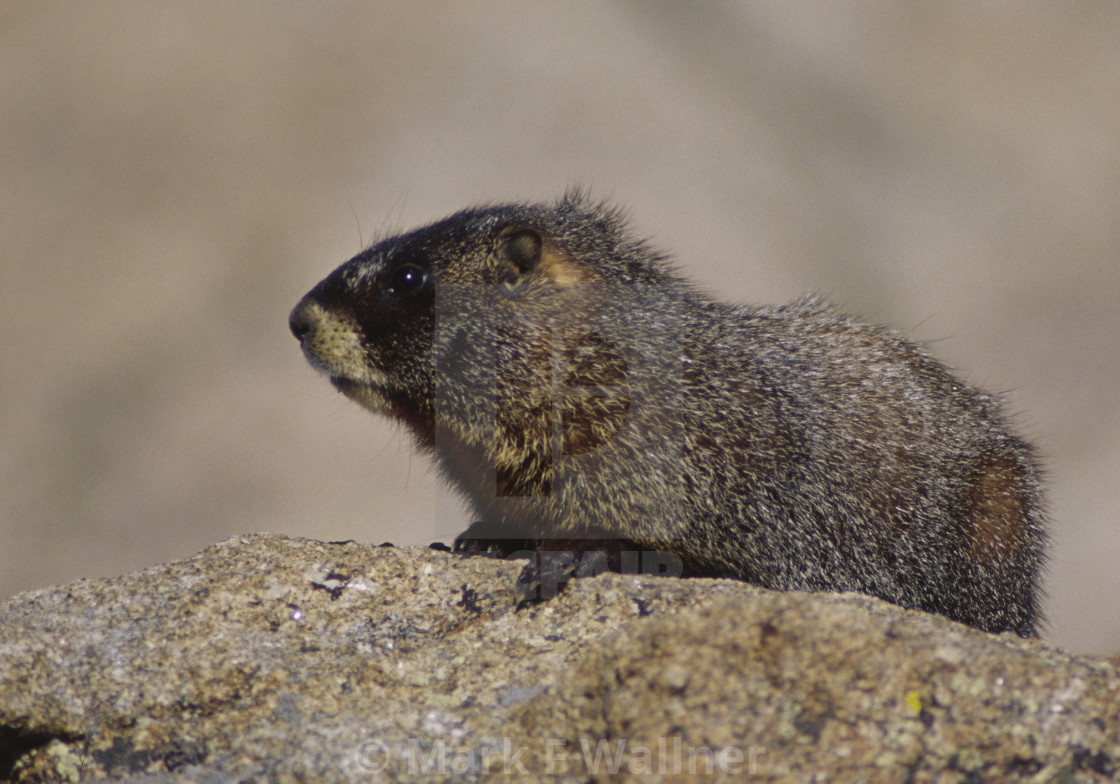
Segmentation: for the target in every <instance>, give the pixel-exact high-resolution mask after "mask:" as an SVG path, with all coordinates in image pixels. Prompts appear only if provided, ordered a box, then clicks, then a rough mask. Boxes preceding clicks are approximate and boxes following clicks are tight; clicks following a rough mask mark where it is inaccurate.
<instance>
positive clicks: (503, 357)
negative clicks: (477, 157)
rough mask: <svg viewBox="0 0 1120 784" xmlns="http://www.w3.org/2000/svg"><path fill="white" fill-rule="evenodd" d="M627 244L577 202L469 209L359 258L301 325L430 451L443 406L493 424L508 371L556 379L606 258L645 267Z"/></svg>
mask: <svg viewBox="0 0 1120 784" xmlns="http://www.w3.org/2000/svg"><path fill="white" fill-rule="evenodd" d="M628 242H629V240H628V239H627V238H626V235H625V233H624V232H623V230H622V222H621V220H620V219H619V218H618V216H617V215H616V214H615V213H613V212H609V211H605V210H603V209H602V208H601V207H595V206H593V205H588V204H586V203H585V202H584V201H583V200H582V199H581V197H579V196H578V195H577V194H569V195H568V196H566V197H565V198H564V199H563V200H561V201H560V202H559V203H558V204H556V205H538V206H521V205H510V206H501V207H488V208H480V209H473V210H465V211H463V212H460V213H457V214H455V215H452V216H451V217H449V218H446V219H444V220H442V221H439V222H437V223H434V224H432V225H429V226H426V227H424V228H421V229H417V230H415V231H411V232H408V233H406V234H402V235H399V236H395V237H390V238H387V239H384V240H382V241H380V242H377V243H375V244H374V245H373V246H372V247H370V248H369V249H368V250H365V251H363V252H362V253H360V254H358V255H357V256H355V257H354V258H353V259H351V260H350V261H348V262H346V263H345V264H343V265H342V266H341V267H339V268H338V269H336V270H335V271H334V272H332V273H331V274H330V275H329V276H328V277H327V278H326V279H324V280H323V281H322V282H321V283H319V285H317V286H316V287H315V288H314V289H312V290H311V291H310V292H309V293H308V294H307V295H306V296H305V297H304V298H303V299H301V300H300V302H299V304H297V305H296V307H295V308H294V309H293V310H292V313H291V316H290V318H289V325H290V327H291V330H292V333H293V334H294V335H295V336H296V337H297V338H298V339H299V341H300V344H301V345H302V348H303V352H304V354H305V355H306V357H307V359H308V360H309V361H310V362H311V364H312V365H313V366H314V367H315V368H316V369H318V370H320V371H322V372H323V373H325V374H327V375H328V376H329V377H330V379H331V382H332V383H333V384H334V386H335V387H336V388H338V389H339V391H341V392H342V393H343V394H345V395H347V396H348V397H350V398H351V399H353V400H355V401H356V402H358V403H359V404H361V405H363V406H365V407H366V408H368V409H370V410H372V411H375V412H377V413H381V414H388V415H389V416H392V417H394V418H396V419H398V420H400V421H403V422H404V423H406V424H408V425H409V426H410V427H412V428H413V429H414V431H415V432H416V433H417V435H418V436H420V440H421V442H422V443H426V444H428V445H430V444H431V438H432V430H433V427H434V411H435V410H436V408H437V406H436V405H435V401H436V400H437V399H438V401H439V405H438V408H439V410H440V411H441V414H447V415H448V416H449V417H451V418H452V419H454V420H455V421H456V422H457V423H458V424H461V425H462V424H469V423H470V422H471V420H475V419H477V420H479V421H478V424H479V426H485V425H486V423H485V422H484V421H483V420H485V419H486V418H487V416H488V415H487V413H486V412H485V410H484V408H483V407H480V406H479V403H480V402H481V401H482V400H490V401H492V400H493V398H494V395H495V392H496V388H497V387H496V384H497V380H496V376H495V372H496V370H495V368H496V366H497V365H501V366H502V367H503V368H504V371H501V372H505V374H506V375H505V377H506V378H507V379H508V378H509V377H511V376H510V374H512V376H513V377H518V376H521V377H526V378H530V379H531V378H532V377H534V376H540V375H541V374H547V371H548V368H549V367H550V361H551V360H550V356H551V353H552V352H553V350H554V346H553V343H554V340H555V335H554V333H555V332H556V330H557V328H558V325H563V324H572V323H577V322H581V321H582V322H584V323H586V321H587V320H588V308H589V307H593V305H592V304H591V303H592V302H593V301H594V300H595V297H594V296H591V297H589V296H588V295H587V292H588V291H589V290H592V289H594V288H595V286H594V285H593V284H595V283H598V282H602V281H603V280H604V278H605V275H604V271H603V268H602V267H601V266H599V265H600V264H601V261H602V260H603V259H608V258H611V257H614V258H619V259H623V258H625V257H626V256H627V255H629V256H630V257H631V258H630V259H629V260H627V262H626V264H627V269H630V270H632V269H634V268H635V267H634V264H633V249H632V248H627V247H626V245H627V243H628ZM628 250H629V251H630V253H629V254H627V251H628ZM591 258H594V259H596V260H597V261H596V263H595V264H592V263H589V262H588V261H587V259H591ZM619 263H620V264H622V261H620V262H619ZM625 274H630V273H629V272H627V273H625ZM542 363H543V366H542ZM534 383H536V384H537V385H538V386H539V383H542V382H541V379H539V378H538V379H537V380H536V382H532V381H530V383H529V384H528V386H533V385H534ZM542 391H543V390H542ZM492 411H493V409H492V406H491V408H490V414H489V417H490V422H492V421H493V420H492Z"/></svg>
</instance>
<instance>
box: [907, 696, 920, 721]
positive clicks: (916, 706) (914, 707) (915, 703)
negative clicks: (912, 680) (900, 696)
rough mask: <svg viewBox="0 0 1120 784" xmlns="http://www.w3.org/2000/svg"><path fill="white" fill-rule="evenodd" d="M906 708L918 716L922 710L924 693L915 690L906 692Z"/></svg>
mask: <svg viewBox="0 0 1120 784" xmlns="http://www.w3.org/2000/svg"><path fill="white" fill-rule="evenodd" d="M906 708H907V710H909V711H910V713H911V714H912V715H913V716H914V717H915V718H917V717H918V715H920V714H921V712H922V693H921V692H920V691H917V690H914V691H909V692H907V693H906Z"/></svg>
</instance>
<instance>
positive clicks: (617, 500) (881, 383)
mask: <svg viewBox="0 0 1120 784" xmlns="http://www.w3.org/2000/svg"><path fill="white" fill-rule="evenodd" d="M291 325H292V330H293V332H294V333H295V334H296V335H297V337H299V339H300V341H301V343H302V345H303V349H304V352H305V354H306V355H307V357H308V359H309V360H310V361H311V362H312V364H313V365H315V366H316V367H317V368H319V369H321V370H323V371H324V372H326V373H327V374H328V375H329V376H330V377H331V380H332V382H333V383H334V384H335V385H336V386H337V387H338V388H339V390H341V391H342V392H343V393H345V394H347V395H348V396H350V397H351V398H353V399H354V400H356V401H357V402H359V403H361V404H362V405H364V406H366V407H368V408H370V409H371V410H374V411H376V412H379V413H384V414H388V415H389V416H391V417H393V418H395V419H397V420H399V421H401V422H403V423H405V424H406V425H408V426H409V428H410V429H411V430H412V432H413V434H414V435H415V436H416V438H417V441H418V443H419V444H420V445H421V446H422V447H423V448H425V449H426V450H428V451H430V452H431V453H432V454H433V455H434V457H435V459H436V460H437V462H438V464H439V466H440V468H441V470H442V471H443V473H444V474H445V475H446V476H447V477H448V478H449V479H450V480H451V481H452V482H453V483H454V484H455V486H456V487H458V488H459V489H460V490H461V491H462V492H463V493H464V495H465V496H466V497H467V499H468V500H469V502H470V503H471V506H472V508H473V510H474V512H475V514H476V515H477V516H478V517H479V519H480V523H481V524H484V525H483V527H484V528H485V529H486V530H487V531H488V532H489V536H491V537H494V536H509V537H511V539H520V540H523V539H557V538H562V539H572V538H580V537H585V538H592V537H597V536H606V537H616V538H619V539H624V540H626V541H628V542H631V543H634V544H636V545H638V546H640V547H643V548H648V549H662V550H666V551H669V552H672V553H676V554H677V555H679V556H680V557H681V559H682V560H683V562H684V565H685V566H686V567H687V569H688V571H689V572H690V573H695V574H709V575H720V576H730V577H737V578H740V579H744V580H748V581H750V582H754V583H757V584H759V585H763V586H767V587H771V588H779V589H806V590H854V591H862V592H864V593H868V594H872V595H875V596H879V597H882V598H884V599H887V600H889V601H893V602H896V603H898V604H901V605H903V606H906V607H913V608H918V609H923V610H928V611H931V612H938V613H942V614H944V615H947V616H949V617H951V618H954V619H957V620H960V621H963V622H965V623H970V624H972V625H974V626H977V627H979V628H982V629H986V630H989V631H1002V630H1013V631H1015V632H1018V633H1019V634H1022V635H1026V636H1029V635H1033V634H1034V633H1035V632H1036V626H1037V622H1038V616H1039V610H1038V598H1037V597H1038V590H1039V588H1038V585H1039V573H1040V569H1041V564H1042V560H1043V554H1044V549H1045V543H1046V538H1045V530H1044V522H1045V521H1044V515H1043V509H1042V499H1041V494H1040V490H1039V482H1038V471H1037V468H1036V466H1035V463H1034V459H1033V457H1032V453H1031V450H1030V448H1029V447H1028V446H1027V445H1026V444H1025V443H1024V442H1022V441H1021V440H1019V439H1018V438H1016V437H1015V436H1014V435H1012V434H1011V433H1010V432H1009V430H1008V428H1007V425H1006V422H1005V421H1004V418H1003V416H1002V415H1001V413H1000V411H999V405H998V401H996V400H995V399H993V398H991V397H989V396H988V395H985V394H984V393H982V392H980V391H978V390H975V389H973V388H971V387H969V386H968V385H966V384H964V383H963V382H961V381H960V380H958V379H956V378H955V377H953V376H952V375H951V374H950V373H949V372H948V371H947V370H946V369H945V367H944V366H942V365H941V364H940V363H938V362H937V361H936V360H934V359H932V358H930V357H929V356H928V355H927V354H926V353H925V352H924V351H922V350H921V349H920V348H918V347H917V346H915V345H914V344H912V343H909V342H907V341H905V340H903V339H901V338H899V337H897V336H896V335H894V334H893V333H891V332H889V331H887V330H883V329H880V328H877V327H871V326H866V325H862V324H859V323H856V322H855V321H853V320H851V319H850V318H848V317H845V316H842V315H839V314H836V313H834V312H833V311H832V310H831V309H830V308H828V307H827V306H826V305H824V304H823V303H821V302H819V301H815V300H805V301H802V302H797V303H793V304H791V305H786V306H781V307H762V308H746V307H732V306H729V305H726V304H722V303H718V302H714V301H712V300H710V299H708V298H706V297H704V296H702V295H700V294H698V293H697V292H695V291H694V290H693V289H692V288H691V287H690V286H689V285H688V284H686V283H685V282H684V281H683V280H681V279H680V278H679V277H678V276H677V275H676V274H675V273H674V272H672V271H671V270H670V269H669V268H668V267H667V266H666V265H665V263H664V262H663V260H662V259H660V258H659V257H658V255H657V254H656V253H654V252H652V251H651V250H650V249H649V247H648V246H647V245H645V244H644V243H643V242H640V241H638V240H636V239H634V238H633V237H631V236H630V235H629V234H628V233H627V232H626V230H625V227H624V225H623V222H622V221H621V219H620V218H619V216H618V215H617V213H615V212H613V211H611V210H609V209H606V208H604V207H602V206H601V205H596V204H591V203H589V202H587V201H586V200H584V199H582V198H581V197H579V196H574V195H569V196H567V197H565V198H564V199H563V200H561V201H560V202H559V203H557V204H555V205H537V206H523V205H513V206H505V207H492V208H483V209H476V210H468V211H464V212H461V213H458V214H456V215H453V216H451V217H450V218H447V219H445V220H443V221H441V222H439V223H435V224H433V225H431V226H428V227H425V228H422V229H419V230H416V231H413V232H411V233H408V234H404V235H401V236H398V237H392V238H389V239H386V240H384V241H382V242H379V243H377V244H376V245H374V246H373V247H372V248H370V249H369V250H367V251H365V252H363V253H361V254H359V255H358V256H357V257H355V258H354V259H352V260H351V261H349V262H348V263H346V264H345V265H343V266H342V267H340V268H339V269H338V270H336V271H335V272H334V273H332V274H331V275H330V276H329V277H327V278H326V279H325V280H324V281H323V282H322V283H320V284H319V285H318V286H316V287H315V289H313V290H312V291H311V292H310V293H309V294H308V295H307V296H306V297H304V299H303V300H302V301H301V302H300V303H299V305H297V306H296V309H295V310H294V311H293V312H292V316H291ZM476 530H481V528H476V527H472V529H471V534H472V536H473V535H474V534H475V532H476ZM514 549H516V548H514Z"/></svg>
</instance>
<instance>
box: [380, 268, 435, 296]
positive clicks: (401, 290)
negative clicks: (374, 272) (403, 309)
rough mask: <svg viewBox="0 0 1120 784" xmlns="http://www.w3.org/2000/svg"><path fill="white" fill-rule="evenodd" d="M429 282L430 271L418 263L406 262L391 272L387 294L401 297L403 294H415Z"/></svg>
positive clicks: (386, 289) (386, 288)
mask: <svg viewBox="0 0 1120 784" xmlns="http://www.w3.org/2000/svg"><path fill="white" fill-rule="evenodd" d="M427 282H428V271H427V270H426V269H424V268H423V267H420V266H417V265H416V264H404V265H402V266H400V267H397V268H396V269H395V270H393V271H392V272H391V273H390V274H389V284H388V286H386V287H385V291H386V293H387V294H390V295H392V296H394V297H399V296H401V295H403V294H415V293H416V292H417V291H419V290H420V289H422V288H424V284H426V283H427Z"/></svg>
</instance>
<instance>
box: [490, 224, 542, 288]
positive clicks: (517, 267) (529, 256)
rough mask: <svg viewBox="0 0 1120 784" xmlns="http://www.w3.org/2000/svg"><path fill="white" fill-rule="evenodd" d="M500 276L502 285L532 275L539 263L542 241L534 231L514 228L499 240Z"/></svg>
mask: <svg viewBox="0 0 1120 784" xmlns="http://www.w3.org/2000/svg"><path fill="white" fill-rule="evenodd" d="M498 241H499V243H500V245H499V247H498V255H499V258H500V259H501V271H500V273H499V274H500V276H501V279H502V281H503V282H504V283H517V282H518V281H520V280H521V279H522V278H524V277H526V276H528V275H532V274H533V273H534V272H535V271H536V270H537V267H539V266H540V263H541V254H542V252H543V250H544V239H543V238H542V237H541V233H540V232H539V231H537V230H536V229H530V228H526V227H521V226H518V227H514V228H510V229H507V230H506V231H505V232H504V233H503V234H502V236H501V237H500V238H499V240H498Z"/></svg>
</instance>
